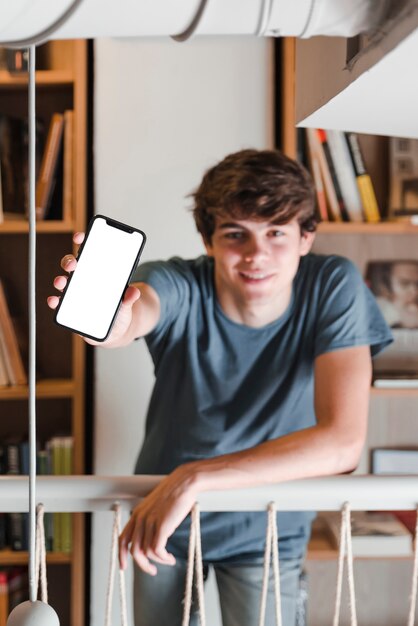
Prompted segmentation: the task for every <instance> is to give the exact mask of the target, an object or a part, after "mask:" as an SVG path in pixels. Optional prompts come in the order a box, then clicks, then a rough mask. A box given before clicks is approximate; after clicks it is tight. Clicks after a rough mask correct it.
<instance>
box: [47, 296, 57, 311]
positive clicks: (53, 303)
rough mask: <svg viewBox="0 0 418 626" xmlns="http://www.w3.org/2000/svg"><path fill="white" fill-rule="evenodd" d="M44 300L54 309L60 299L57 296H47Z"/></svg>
mask: <svg viewBox="0 0 418 626" xmlns="http://www.w3.org/2000/svg"><path fill="white" fill-rule="evenodd" d="M46 301H47V303H48V306H49V308H50V309H56V308H57V306H58V303H59V301H60V299H59V298H58V296H49V298H47V299H46Z"/></svg>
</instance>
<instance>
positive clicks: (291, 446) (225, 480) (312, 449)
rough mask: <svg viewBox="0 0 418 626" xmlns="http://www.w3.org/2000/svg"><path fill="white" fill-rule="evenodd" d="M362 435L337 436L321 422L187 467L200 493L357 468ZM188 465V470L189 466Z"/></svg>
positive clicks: (324, 474) (330, 473) (323, 474)
mask: <svg viewBox="0 0 418 626" xmlns="http://www.w3.org/2000/svg"><path fill="white" fill-rule="evenodd" d="M362 445H363V440H362V438H361V437H355V436H353V437H350V436H348V437H347V436H341V437H338V436H337V437H336V436H335V432H334V431H333V430H332V429H331V428H327V427H323V426H320V425H317V426H313V427H311V428H307V429H305V430H301V431H298V432H296V433H292V434H289V435H286V436H284V437H280V438H279V439H274V440H271V441H267V442H265V443H262V444H260V445H258V446H256V447H254V448H250V449H247V450H243V451H241V452H236V453H233V454H227V455H223V456H219V457H214V458H212V459H205V460H202V461H196V462H193V463H190V464H188V465H186V466H185V470H186V471H189V472H190V473H191V474H192V476H193V484H194V488H195V489H196V491H197V493H200V492H204V491H212V490H218V489H234V488H235V489H239V488H244V487H253V486H256V485H261V484H268V483H278V482H283V481H288V480H295V479H300V478H309V477H314V476H326V475H332V474H340V473H343V472H348V471H352V470H353V469H355V467H356V465H357V463H358V459H359V456H360V453H361V449H362ZM186 468H187V469H186Z"/></svg>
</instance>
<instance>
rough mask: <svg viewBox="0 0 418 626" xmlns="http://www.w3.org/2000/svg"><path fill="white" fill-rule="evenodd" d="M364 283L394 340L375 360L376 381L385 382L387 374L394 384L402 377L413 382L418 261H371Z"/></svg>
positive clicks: (417, 355) (417, 367) (417, 359)
mask: <svg viewBox="0 0 418 626" xmlns="http://www.w3.org/2000/svg"><path fill="white" fill-rule="evenodd" d="M365 280H366V283H367V285H368V287H369V288H370V289H371V291H372V292H373V294H374V296H375V298H376V302H377V304H378V306H379V308H380V310H381V312H382V315H383V317H384V318H385V320H386V322H387V324H388V325H389V326H390V327H391V330H392V335H393V339H394V341H393V343H392V344H391V345H390V346H388V347H387V348H386V349H385V350H384V351H383V352H382V353H381V354H379V355H378V356H377V357H375V358H374V360H373V369H374V377H375V379H376V380H378V379H379V380H383V378H384V377H383V375H382V374H385V373H386V372H387V373H389V374H390V375H392V378H393V380H398V381H399V380H400V376H401V375H402V376H403V378H408V377H410V379H411V380H414V379H415V377H416V376H415V375H416V374H417V373H418V259H409V260H408V259H390V260H376V261H370V262H369V263H367V266H366V271H365ZM395 372H396V378H395V377H394V376H393V374H394V373H395ZM385 378H386V379H388V377H387V376H386V374H385ZM379 384H381V385H382V384H383V382H381V383H379ZM410 384H411V385H412V383H410Z"/></svg>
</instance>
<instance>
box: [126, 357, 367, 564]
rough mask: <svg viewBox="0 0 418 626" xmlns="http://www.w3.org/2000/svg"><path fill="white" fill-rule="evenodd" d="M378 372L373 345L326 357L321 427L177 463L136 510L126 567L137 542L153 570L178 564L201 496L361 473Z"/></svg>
mask: <svg viewBox="0 0 418 626" xmlns="http://www.w3.org/2000/svg"><path fill="white" fill-rule="evenodd" d="M371 371H372V370H371V358H370V349H369V347H368V346H360V347H353V348H346V349H343V350H338V351H335V352H329V353H327V354H322V355H320V356H319V357H318V358H317V359H316V361H315V412H316V417H317V424H316V425H315V426H311V427H310V428H306V429H304V430H300V431H297V432H294V433H290V434H288V435H285V436H284V437H280V438H278V439H273V440H271V441H266V442H264V443H262V444H260V445H258V446H255V447H254V448H250V449H247V450H243V451H242V452H236V453H233V454H227V455H223V456H219V457H215V458H212V459H206V460H202V461H196V462H192V463H188V464H185V465H182V466H180V467H179V468H177V469H176V470H175V471H174V472H172V473H171V474H170V475H169V476H167V477H165V478H164V479H163V480H162V481H161V482H160V484H159V485H158V486H157V487H156V488H155V489H154V490H153V491H152V492H151V493H150V494H149V495H148V496H147V497H146V498H144V500H142V502H141V503H140V504H139V505H138V506H137V507H136V508H135V510H134V512H133V515H132V517H131V519H130V521H129V522H128V524H127V526H126V527H125V529H124V531H123V533H122V535H121V539H120V559H121V564H122V565H125V564H126V556H127V550H128V545H129V544H130V545H131V549H130V551H131V553H132V555H133V557H134V558H135V560H136V561H137V563H138V565H139V566H140V567H141V568H142V569H143V570H144V571H146V572H148V573H150V574H155V573H156V568H155V566H154V565H153V564H152V563H150V561H149V559H150V558H151V559H153V560H155V561H157V562H163V563H167V564H169V563H173V562H174V558H173V557H172V556H171V555H169V554H168V553H167V552H166V549H165V546H166V543H167V540H168V538H169V537H170V535H171V534H172V533H173V532H174V530H175V529H176V528H177V526H178V525H179V524H180V523H181V521H182V520H183V519H184V518H185V517H186V515H187V514H188V513H189V511H190V510H191V508H192V506H193V503H194V502H195V501H196V500H197V499H198V497H199V493H202V492H204V491H212V490H219V489H234V488H241V487H252V486H255V485H258V484H268V483H278V482H282V481H286V480H294V479H298V478H308V477H313V476H325V475H330V474H340V473H344V472H350V471H352V470H354V469H355V467H356V466H357V464H358V461H359V458H360V454H361V450H362V448H363V445H364V441H365V437H366V431H367V416H368V406H369V393H370V382H371Z"/></svg>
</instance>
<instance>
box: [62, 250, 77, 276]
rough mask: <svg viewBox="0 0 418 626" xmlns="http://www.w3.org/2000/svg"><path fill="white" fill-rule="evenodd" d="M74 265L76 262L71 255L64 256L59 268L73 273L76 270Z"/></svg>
mask: <svg viewBox="0 0 418 626" xmlns="http://www.w3.org/2000/svg"><path fill="white" fill-rule="evenodd" d="M76 265H77V261H76V260H75V257H74V256H73V255H72V254H66V255H65V256H64V257H63V258H62V259H61V267H62V269H63V270H65V271H66V272H72V271H74V270H75V268H76Z"/></svg>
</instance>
